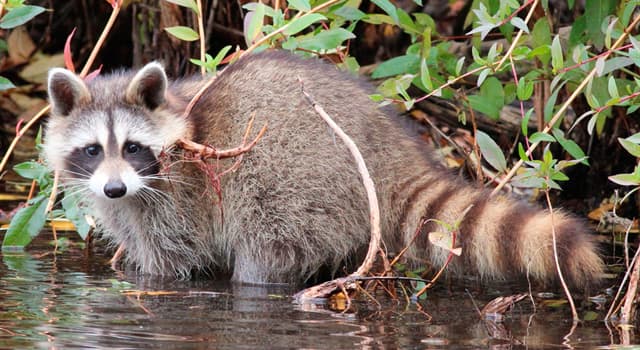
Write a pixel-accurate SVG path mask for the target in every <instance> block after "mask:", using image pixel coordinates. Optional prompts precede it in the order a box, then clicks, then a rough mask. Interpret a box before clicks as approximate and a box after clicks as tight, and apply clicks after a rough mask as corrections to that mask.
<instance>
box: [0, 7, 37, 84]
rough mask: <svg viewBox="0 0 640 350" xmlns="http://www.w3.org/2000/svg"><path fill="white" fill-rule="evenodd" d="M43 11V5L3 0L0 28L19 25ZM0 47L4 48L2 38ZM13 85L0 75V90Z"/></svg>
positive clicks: (5, 43) (11, 27)
mask: <svg viewBox="0 0 640 350" xmlns="http://www.w3.org/2000/svg"><path fill="white" fill-rule="evenodd" d="M3 5H4V6H3ZM4 10H6V12H5V13H4V14H3V11H4ZM44 11H45V9H44V7H40V6H34V5H26V4H25V3H24V0H8V1H6V3H5V2H4V1H3V2H2V4H0V15H2V17H0V28H2V29H13V28H15V27H18V26H21V25H23V24H25V23H27V22H29V21H30V20H32V19H33V18H34V17H35V16H37V15H39V14H41V13H42V12H44ZM0 47H2V48H5V49H6V47H7V42H6V41H5V40H4V39H0ZM14 87H15V85H13V83H12V82H11V81H10V80H9V79H7V78H5V77H2V76H0V91H2V90H8V89H12V88H14Z"/></svg>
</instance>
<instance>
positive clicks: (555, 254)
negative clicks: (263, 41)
mask: <svg viewBox="0 0 640 350" xmlns="http://www.w3.org/2000/svg"><path fill="white" fill-rule="evenodd" d="M544 193H545V196H546V198H547V205H548V206H549V214H550V215H551V239H552V241H553V259H554V261H555V263H556V270H557V271H558V279H560V284H561V285H562V289H563V290H564V293H565V295H566V296H567V299H568V300H569V305H570V306H571V313H572V314H573V320H574V321H579V320H580V318H579V317H578V312H577V311H576V305H575V303H574V302H573V297H572V296H571V292H570V291H569V287H567V284H566V283H565V281H564V276H563V275H562V270H561V269H560V259H559V258H558V245H557V241H556V224H555V222H554V214H553V207H552V206H551V197H549V190H546V191H545V192H544Z"/></svg>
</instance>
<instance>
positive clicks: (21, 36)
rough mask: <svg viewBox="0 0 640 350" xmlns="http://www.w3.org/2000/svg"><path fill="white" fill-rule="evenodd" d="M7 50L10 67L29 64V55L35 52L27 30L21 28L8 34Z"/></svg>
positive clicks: (34, 46) (34, 45)
mask: <svg viewBox="0 0 640 350" xmlns="http://www.w3.org/2000/svg"><path fill="white" fill-rule="evenodd" d="M7 49H8V50H9V58H10V59H11V65H12V66H17V65H21V64H24V63H27V62H29V59H30V58H31V55H32V54H33V52H34V51H35V50H36V44H34V43H33V40H31V37H30V36H29V33H28V32H27V30H26V29H25V28H24V27H22V26H21V27H17V28H15V29H14V30H12V31H11V33H10V34H9V38H7Z"/></svg>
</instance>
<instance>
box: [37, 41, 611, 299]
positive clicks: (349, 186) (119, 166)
mask: <svg viewBox="0 0 640 350" xmlns="http://www.w3.org/2000/svg"><path fill="white" fill-rule="evenodd" d="M301 81H302V82H303V83H304V90H305V91H306V92H308V93H309V94H310V95H311V96H313V98H314V99H315V100H316V101H317V103H318V104H320V105H322V106H323V108H324V109H325V110H326V111H327V113H328V114H329V115H330V116H331V117H332V118H333V119H334V120H335V121H336V123H337V124H338V125H340V126H341V127H342V128H343V129H344V130H345V132H346V133H347V134H349V135H350V136H351V137H352V138H353V139H354V141H355V142H356V144H357V145H358V147H359V149H360V151H361V152H362V154H363V156H364V158H365V161H366V163H367V166H368V169H369V170H370V172H371V175H372V178H373V180H374V182H375V186H376V189H377V191H378V197H379V201H380V203H379V204H380V208H381V226H382V227H381V228H382V232H383V242H384V245H385V247H386V249H388V250H389V251H391V252H393V251H396V252H397V251H399V250H400V249H402V248H403V247H404V246H405V245H406V244H408V243H409V242H410V241H411V240H412V239H413V238H414V235H415V231H416V228H417V226H418V225H419V223H420V221H421V219H423V218H434V219H438V220H441V221H444V222H449V223H452V222H454V221H456V220H458V219H460V218H462V221H461V223H460V226H459V233H458V241H459V243H460V245H461V246H462V256H461V257H459V258H455V259H454V260H453V262H452V264H451V266H450V267H451V269H452V270H453V271H454V272H458V273H472V274H476V275H478V276H479V277H480V278H482V279H485V280H486V279H505V278H522V277H524V276H525V275H529V276H531V277H532V278H533V279H534V280H538V281H541V282H552V281H555V280H556V275H557V274H556V269H555V265H554V258H553V250H552V230H553V228H552V223H551V217H550V214H549V213H548V212H547V211H545V210H543V209H541V208H536V207H534V206H531V205H529V204H526V203H524V202H521V201H517V200H515V199H513V198H509V197H499V196H498V197H491V196H489V194H488V192H487V191H486V190H482V189H477V188H475V187H473V186H471V185H470V184H469V183H467V182H465V181H464V180H461V179H459V178H457V177H456V176H453V175H452V174H451V173H450V172H449V171H448V170H447V169H445V168H444V167H443V166H442V165H441V164H440V162H439V161H437V160H436V157H435V156H434V155H433V154H432V152H433V150H431V149H429V148H428V147H427V145H426V144H425V143H424V142H423V141H421V140H420V139H419V138H418V137H415V136H412V135H410V133H408V132H407V130H406V128H404V127H403V126H402V125H401V122H400V118H401V117H402V116H401V115H399V114H398V113H397V112H396V111H395V110H393V109H392V108H390V107H385V108H381V107H379V106H378V105H377V104H376V103H374V102H372V101H371V100H370V99H369V97H368V95H369V94H371V93H373V90H372V88H371V86H370V85H369V84H368V82H366V81H364V80H363V79H361V78H357V77H353V76H350V75H348V74H346V73H344V72H340V71H338V69H336V68H335V67H334V66H331V65H328V64H326V63H323V62H321V61H319V60H317V59H303V58H300V57H297V56H295V55H293V54H289V53H284V52H279V51H272V52H265V53H260V54H254V55H251V56H248V57H246V58H242V59H240V60H239V61H238V62H236V63H234V64H232V65H230V66H228V67H227V68H226V69H224V70H223V71H222V72H221V73H220V74H219V75H218V76H217V77H216V78H215V81H214V82H213V84H212V85H211V86H210V88H208V89H207V90H206V92H205V93H204V95H203V96H202V97H201V98H200V99H199V100H198V102H197V103H196V104H195V105H194V107H193V109H192V110H191V112H190V113H189V114H188V115H187V116H184V114H185V113H184V112H185V108H186V106H187V104H188V103H189V101H190V100H191V98H192V97H193V96H194V94H195V93H196V91H198V90H199V89H200V88H201V87H202V86H203V84H205V82H206V79H202V78H197V77H196V78H188V79H182V80H175V81H174V80H168V78H167V76H166V74H165V72H164V70H163V68H162V66H161V65H160V64H158V63H150V64H148V65H146V66H145V67H144V68H142V69H141V70H139V71H137V72H120V73H115V74H112V75H106V76H100V77H96V78H95V79H93V80H91V81H89V82H84V81H83V80H82V79H80V78H79V77H77V76H75V75H74V74H72V73H71V72H69V71H67V70H64V69H52V70H51V71H50V73H49V81H48V93H49V97H50V101H51V105H52V111H51V116H50V119H49V121H48V124H47V126H46V132H45V142H44V151H43V153H44V158H45V159H46V162H47V164H48V165H49V166H50V168H51V169H52V170H58V171H59V172H60V174H61V179H62V183H63V184H64V185H65V190H66V191H69V192H77V193H81V194H82V196H83V198H84V202H85V205H87V206H89V207H90V208H91V210H92V212H93V214H94V215H95V220H96V223H97V228H98V231H99V232H100V233H101V234H102V237H103V238H104V239H105V240H106V241H108V242H110V244H112V245H113V246H114V247H116V246H122V247H124V249H125V253H124V258H123V259H124V262H125V263H127V264H131V265H133V266H135V267H136V268H137V269H138V270H139V271H140V272H142V273H146V274H156V275H169V276H176V277H187V276H191V275H192V274H193V273H194V272H207V273H214V274H216V273H217V274H221V275H223V274H228V275H230V276H231V278H232V279H233V280H234V281H239V282H248V283H300V282H303V281H305V280H307V279H308V278H309V277H311V276H314V275H315V274H317V272H318V271H319V270H320V269H321V268H323V269H324V268H327V267H328V268H331V269H333V271H335V270H336V269H338V268H339V266H341V264H342V263H343V262H344V261H347V260H348V259H350V258H351V259H353V258H354V257H357V254H358V253H359V252H362V250H363V248H366V246H367V244H368V241H369V213H368V205H367V199H366V195H365V192H364V189H363V185H362V183H361V180H360V177H359V174H358V173H357V171H356V167H355V166H354V162H353V160H352V158H351V155H350V153H349V152H348V150H347V149H346V147H345V146H344V145H343V143H342V142H341V141H340V140H339V139H337V138H336V137H335V135H334V134H333V132H332V131H331V130H330V129H329V128H328V127H327V126H326V125H325V123H324V121H323V120H322V119H321V118H320V117H319V116H318V115H317V114H316V112H315V111H314V109H313V107H312V106H311V105H310V104H309V102H308V101H307V100H306V99H305V97H304V96H303V93H302V86H301ZM252 115H255V125H263V124H267V125H268V130H267V132H266V134H265V135H264V137H263V138H262V139H260V141H259V142H258V143H257V145H256V146H255V147H254V148H253V149H252V150H251V151H250V152H249V153H247V154H245V155H244V157H243V159H242V161H241V164H240V166H239V168H238V169H237V170H236V171H235V172H230V173H228V174H226V175H224V176H221V177H218V176H216V175H215V172H218V174H219V173H220V172H222V171H224V169H227V168H228V167H230V166H231V164H232V163H233V162H234V161H235V160H229V159H227V160H224V159H219V160H214V161H211V162H210V164H209V166H210V167H213V168H215V169H214V171H208V170H206V169H203V168H202V165H201V164H199V163H198V162H195V161H191V160H190V158H189V157H188V156H187V155H186V154H185V153H184V151H182V150H181V149H179V148H177V147H176V146H175V144H176V142H177V141H178V140H179V139H189V140H193V141H195V142H198V143H201V144H206V145H213V146H215V147H217V148H219V149H223V148H231V147H236V146H238V144H239V143H240V142H241V140H242V138H243V134H244V133H245V129H246V126H247V123H248V121H249V119H250V118H251V117H252ZM208 169H209V170H211V168H208ZM468 208H470V209H468ZM465 211H466V214H465V215H464V217H463V213H465ZM554 215H555V216H554V222H555V231H556V236H557V247H558V254H559V258H560V267H561V269H562V271H563V273H564V275H565V277H566V278H567V279H568V280H569V281H570V283H571V284H573V285H574V286H579V287H581V286H585V285H587V284H588V283H590V282H592V281H594V280H597V279H598V276H599V274H600V272H601V270H602V265H603V263H602V261H601V259H600V257H599V256H598V254H597V252H596V247H595V244H594V243H593V242H592V239H591V238H590V235H588V234H587V231H588V229H587V228H586V225H585V223H583V222H582V221H581V220H579V219H577V218H575V217H573V216H571V215H569V214H566V213H565V212H563V211H561V210H556V211H555V212H554ZM436 230H439V228H438V226H437V225H436V224H435V223H433V222H431V223H429V224H427V225H425V226H424V227H422V228H421V232H420V234H419V235H418V238H417V239H416V241H415V242H414V244H412V245H411V246H410V248H409V250H408V252H407V253H406V254H407V257H408V258H409V259H410V260H412V261H416V262H424V261H427V260H428V261H430V262H431V263H432V264H435V265H436V266H438V267H439V266H441V265H442V264H443V263H444V262H445V261H446V260H447V257H448V254H449V252H448V251H446V250H443V249H440V248H438V247H434V246H433V245H431V244H430V243H429V242H428V239H427V237H426V236H427V232H431V231H436Z"/></svg>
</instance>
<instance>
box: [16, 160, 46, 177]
mask: <svg viewBox="0 0 640 350" xmlns="http://www.w3.org/2000/svg"><path fill="white" fill-rule="evenodd" d="M13 171H15V172H16V173H17V174H18V175H20V176H22V177H24V178H25V179H30V180H38V179H41V178H42V177H43V176H44V175H45V174H48V173H49V169H47V167H46V166H44V165H42V164H40V163H38V162H34V161H28V162H23V163H20V164H17V165H16V166H14V167H13Z"/></svg>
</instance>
